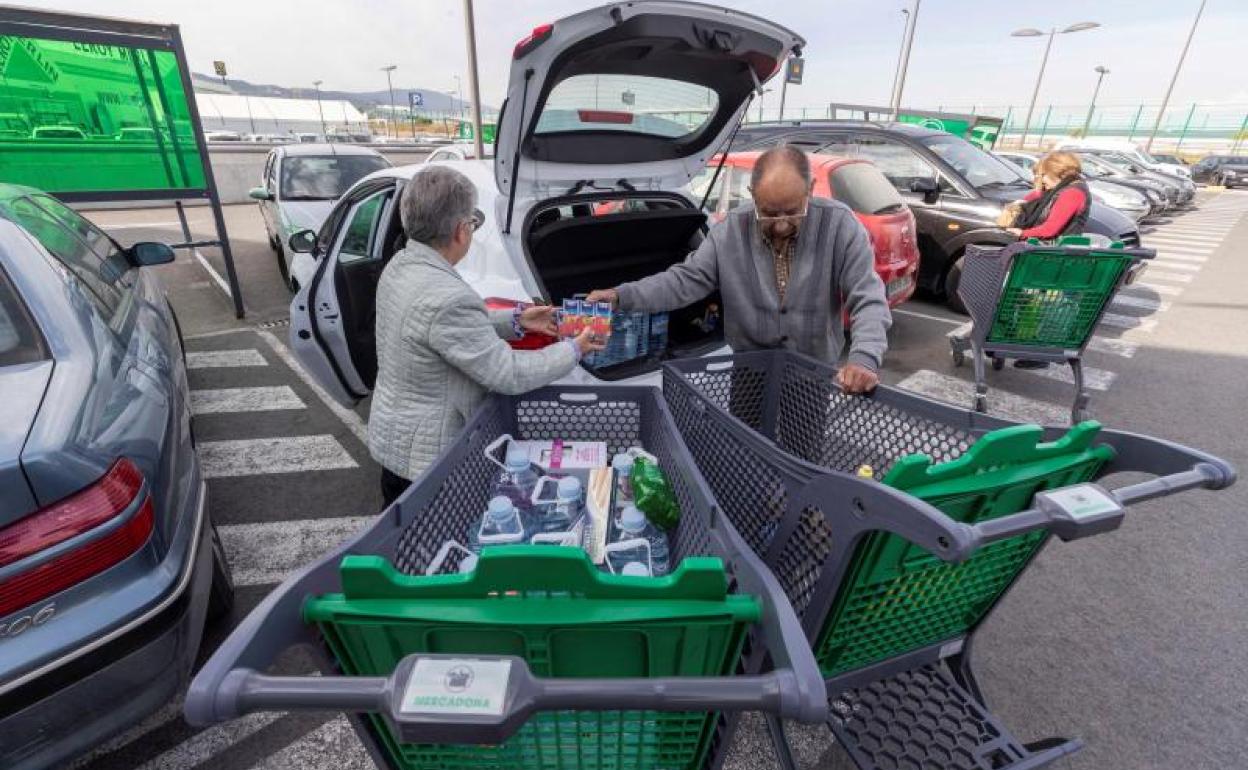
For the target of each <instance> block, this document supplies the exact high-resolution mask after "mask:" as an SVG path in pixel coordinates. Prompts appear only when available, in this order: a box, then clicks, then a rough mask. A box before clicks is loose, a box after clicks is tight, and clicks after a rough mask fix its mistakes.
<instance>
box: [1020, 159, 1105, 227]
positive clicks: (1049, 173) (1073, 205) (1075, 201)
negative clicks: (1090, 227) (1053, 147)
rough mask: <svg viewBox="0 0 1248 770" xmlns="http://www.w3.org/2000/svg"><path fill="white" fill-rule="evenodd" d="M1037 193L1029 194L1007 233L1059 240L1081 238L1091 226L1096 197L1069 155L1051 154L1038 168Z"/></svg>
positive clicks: (1081, 170)
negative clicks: (1089, 217) (1068, 237)
mask: <svg viewBox="0 0 1248 770" xmlns="http://www.w3.org/2000/svg"><path fill="white" fill-rule="evenodd" d="M1035 186H1036V189H1034V190H1032V191H1031V192H1029V193H1027V197H1025V198H1023V203H1022V206H1021V207H1020V208H1019V212H1018V216H1016V217H1015V218H1014V226H1013V227H1008V228H1006V232H1009V233H1010V234H1012V235H1014V236H1015V237H1017V238H1019V239H1020V240H1026V239H1028V238H1039V239H1040V240H1045V241H1049V240H1055V239H1057V238H1059V237H1061V236H1063V235H1079V234H1081V233H1082V232H1083V228H1084V225H1086V224H1087V222H1088V209H1090V208H1091V206H1092V194H1091V193H1090V192H1089V191H1088V185H1087V183H1086V182H1084V181H1083V166H1082V165H1080V163H1079V158H1078V157H1077V156H1075V155H1072V154H1071V153H1069V152H1051V153H1049V154H1048V155H1045V156H1044V157H1043V158H1041V159H1040V162H1039V163H1037V164H1036V180H1035Z"/></svg>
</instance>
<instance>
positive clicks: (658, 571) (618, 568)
mask: <svg viewBox="0 0 1248 770" xmlns="http://www.w3.org/2000/svg"><path fill="white" fill-rule="evenodd" d="M616 527H617V529H618V532H617V535H616V540H615V542H614V543H611V544H610V545H608V546H607V566H608V568H610V570H611V571H612V572H615V573H617V574H622V573H623V570H624V567H625V566H626V565H628V564H630V563H632V562H638V563H640V564H642V565H648V566H649V572H650V574H651V575H654V576H655V577H660V576H662V575H666V574H667V570H668V566H669V565H668V562H667V558H668V549H667V536H666V535H664V534H663V533H662V532H660V531H659V529H658V528H657V527H655V526H654V525H653V524H651V523H650V522H649V521H648V520H647V519H646V514H644V513H642V512H641V509H640V508H638V507H637V506H635V505H630V506H628V507H626V508H625V509H624V511H623V512H622V513H621V514H620V518H619V520H618V521H617V522H616Z"/></svg>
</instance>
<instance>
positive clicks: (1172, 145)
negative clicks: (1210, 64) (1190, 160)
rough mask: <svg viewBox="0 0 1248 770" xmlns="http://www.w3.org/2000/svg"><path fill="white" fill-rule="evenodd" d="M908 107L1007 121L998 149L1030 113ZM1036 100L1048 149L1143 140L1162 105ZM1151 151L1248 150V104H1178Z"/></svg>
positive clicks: (818, 115) (797, 114) (826, 111)
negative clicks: (1077, 141)
mask: <svg viewBox="0 0 1248 770" xmlns="http://www.w3.org/2000/svg"><path fill="white" fill-rule="evenodd" d="M906 106H907V107H908V108H914V109H927V110H936V111H938V112H954V113H964V114H971V115H991V116H993V117H998V118H1002V119H1003V120H1004V121H1005V124H1004V126H1003V127H1002V129H1001V133H1000V135H999V138H998V140H997V146H999V147H1017V146H1018V143H1019V140H1020V139H1021V138H1022V134H1023V130H1022V129H1023V122H1024V120H1025V119H1026V116H1027V105H1026V104H1025V103H1024V104H1004V105H1003V104H968V103H965V102H961V103H949V104H907V105H906ZM1089 107H1090V105H1088V104H1073V105H1069V104H1068V105H1063V104H1037V105H1036V108H1035V111H1034V112H1033V113H1032V115H1031V121H1030V122H1029V123H1028V126H1027V132H1026V133H1027V145H1028V146H1029V147H1044V146H1048V145H1051V144H1052V143H1054V142H1056V141H1058V140H1059V139H1062V138H1064V137H1069V136H1072V135H1075V136H1085V135H1086V136H1089V137H1101V138H1107V139H1125V140H1127V141H1133V142H1144V141H1147V140H1148V137H1149V134H1151V133H1152V130H1153V124H1154V123H1155V122H1156V120H1157V112H1158V109H1159V107H1160V105H1159V104H1128V105H1121V104H1106V105H1099V104H1098V105H1097V106H1096V108H1095V109H1093V110H1091V111H1090V113H1089ZM832 117H834V115H833V114H832V110H831V107H830V106H827V105H824V106H814V107H811V106H807V107H798V106H786V107H785V110H784V114H783V115H781V114H780V110H779V105H776V106H775V107H770V108H769V107H768V106H767V105H766V104H765V103H764V104H762V105H760V106H755V107H753V108H751V109H750V112H749V114H748V115H747V116H746V120H747V121H748V122H757V121H763V120H769V121H770V120H816V119H828V118H832ZM1153 149H1155V150H1157V151H1158V152H1175V153H1179V152H1181V153H1184V154H1191V155H1200V154H1204V153H1208V152H1231V153H1240V152H1243V153H1248V104H1199V103H1195V104H1192V103H1189V104H1178V105H1171V106H1170V107H1168V108H1167V109H1166V112H1165V114H1164V115H1163V116H1162V120H1161V125H1160V127H1159V128H1158V130H1157V137H1156V139H1155V140H1154V141H1153Z"/></svg>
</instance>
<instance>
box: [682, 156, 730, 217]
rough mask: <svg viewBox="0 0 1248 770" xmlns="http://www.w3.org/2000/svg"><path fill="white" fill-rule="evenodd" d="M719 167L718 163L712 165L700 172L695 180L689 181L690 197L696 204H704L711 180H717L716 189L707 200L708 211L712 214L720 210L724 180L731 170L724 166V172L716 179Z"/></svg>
mask: <svg viewBox="0 0 1248 770" xmlns="http://www.w3.org/2000/svg"><path fill="white" fill-rule="evenodd" d="M718 165H719V164H718V162H716V163H712V164H711V165H709V166H707V167H706V168H704V169H702V170H701V171H700V172H698V174H697V175H696V176H694V178H693V179H691V180H689V197H691V198H693V200H694V202H695V203H701V202H702V196H704V195H706V191H707V188H708V187H710V184H711V180H712V179H714V180H715V189H714V190H712V191H711V194H710V195H709V196H707V198H706V210H707V211H712V212H713V211H718V210H719V197H720V190H722V189H724V178H725V177H726V176H727V174H728V171H729V170H730V169H729V167H728V166H724V168H723V170H722V171H720V172H719V177H718V178H716V177H715V168H716V167H717V166H718Z"/></svg>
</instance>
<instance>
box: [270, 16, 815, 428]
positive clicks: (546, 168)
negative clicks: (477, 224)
mask: <svg viewBox="0 0 1248 770" xmlns="http://www.w3.org/2000/svg"><path fill="white" fill-rule="evenodd" d="M690 29H695V30H697V31H698V33H697V34H696V35H691V34H689V32H688V31H689V30H690ZM802 45H803V41H802V39H801V38H799V37H798V36H797V35H796V34H794V33H793V32H790V31H789V30H787V29H785V28H783V27H781V26H779V25H776V24H774V23H772V22H769V21H766V20H764V19H761V18H758V17H756V16H751V15H749V14H746V13H741V12H739V11H734V10H730V9H725V8H719V7H715V6H710V5H703V4H700V3H684V2H663V3H636V4H628V3H621V4H615V5H611V6H608V7H605V8H594V9H592V10H588V11H584V12H582V13H578V14H575V15H573V16H569V17H567V18H564V19H561V20H559V21H558V22H557V23H555V24H554V25H549V24H547V25H543V26H541V27H539V28H537V29H536V30H534V32H533V34H532V35H530V36H529V37H526V38H525V39H524V40H522V41H521V42H520V43H519V44H517V45H516V47H515V50H514V51H513V53H512V64H511V73H510V82H509V84H508V91H507V99H506V102H505V103H504V106H503V111H502V116H501V120H500V122H499V125H498V142H497V145H496V150H497V154H496V157H495V158H494V160H493V161H486V160H460V161H452V163H453V164H454V168H456V169H457V170H459V171H461V172H463V173H464V174H465V175H466V176H468V178H469V179H471V180H472V181H473V183H474V184H475V185H476V187H477V190H478V194H479V203H478V207H479V208H480V210H481V212H482V219H483V221H484V224H483V225H482V226H481V228H480V229H479V230H478V231H477V233H476V235H475V236H474V238H473V245H472V250H471V251H470V252H469V253H468V255H467V257H466V258H465V259H464V260H463V261H461V262H460V263H459V264H458V265H456V269H457V270H459V272H460V273H461V274H462V275H463V276H464V278H465V279H466V280H467V281H468V283H469V284H471V285H472V287H473V288H474V289H475V290H476V291H477V293H479V294H480V295H481V296H482V297H486V298H487V300H488V298H497V299H494V300H490V301H494V302H512V303H514V302H516V301H531V300H534V299H536V300H539V301H542V302H549V303H553V304H559V303H561V302H562V301H563V300H564V299H565V298H571V297H572V296H573V295H574V294H576V293H578V292H587V291H589V290H591V289H596V288H604V287H609V286H615V285H617V284H620V283H622V282H625V281H630V280H634V279H637V278H642V277H644V276H647V275H650V274H652V273H656V272H658V271H661V270H663V269H666V268H667V267H670V266H671V265H673V264H675V263H677V262H680V261H682V260H684V259H685V258H686V257H687V256H688V255H689V253H690V251H692V250H693V249H695V248H696V247H697V246H698V244H699V243H700V242H701V240H702V238H703V234H704V231H705V228H706V215H705V214H704V213H703V212H702V211H701V210H699V209H698V207H697V202H696V201H693V200H691V199H690V197H689V195H688V194H687V192H685V188H686V185H688V184H689V182H690V180H691V179H692V178H693V177H694V176H696V175H697V174H699V173H701V172H702V171H703V169H705V167H706V164H707V163H708V161H709V160H710V158H711V157H712V156H713V155H714V154H715V152H716V150H717V149H718V148H720V147H723V146H724V145H725V144H726V143H727V141H728V137H729V136H730V135H731V134H732V132H733V131H734V130H735V129H736V127H737V125H738V123H739V121H740V120H741V118H742V116H743V115H744V112H745V109H746V106H747V104H748V101H749V97H750V94H751V93H753V91H754V88H755V87H756V84H757V83H759V82H763V81H766V80H767V79H768V78H770V77H772V76H773V75H775V74H776V73H777V72H778V71H779V70H780V67H781V64H782V63H783V62H784V61H785V59H787V58H788V57H789V56H790V55H791V54H792V53H793V52H794V51H796V50H799V49H800V47H801V46H802ZM622 73H626V74H622ZM691 73H693V74H691ZM599 80H603V81H606V82H610V83H611V85H612V87H613V88H620V89H627V91H628V92H630V93H631V94H632V98H633V99H634V100H635V103H636V105H638V106H639V107H640V106H641V105H646V104H652V103H655V102H658V103H673V102H678V103H681V104H695V105H709V106H710V109H708V110H705V111H698V112H694V113H689V114H688V115H687V121H688V122H687V123H685V124H683V125H682V127H681V129H680V131H679V132H678V133H675V134H672V133H668V134H655V133H647V132H646V131H645V130H643V125H648V124H643V123H641V122H639V123H638V124H636V125H634V124H633V122H632V118H631V113H630V112H628V111H627V110H624V109H620V110H612V111H609V112H605V111H601V110H597V109H595V108H594V102H593V98H594V88H593V84H594V83H596V82H598V81H599ZM695 80H696V81H697V82H693V81H695ZM548 108H549V109H552V110H557V111H559V112H561V113H562V112H565V111H566V110H569V109H572V110H575V111H576V112H577V114H578V116H579V117H580V123H578V124H576V125H572V126H569V125H568V124H567V123H566V122H565V121H564V120H563V118H562V116H561V118H560V121H559V125H560V129H559V130H558V131H557V132H554V131H552V130H551V128H550V125H549V124H548V123H546V122H544V115H545V114H546V111H547V109H548ZM521 137H523V138H524V139H523V141H522V142H520V141H519V139H520V138H521ZM513 163H518V165H513ZM422 168H424V166H404V167H401V168H394V169H386V170H384V171H380V172H377V173H375V174H373V175H371V176H369V177H367V178H365V179H363V180H361V181H360V182H359V183H357V184H356V185H355V187H354V188H352V189H351V190H350V191H349V192H348V193H347V194H346V195H345V196H344V197H343V199H342V200H341V201H340V202H339V203H338V205H337V206H335V208H334V211H333V213H331V214H330V216H329V218H328V219H327V220H326V222H325V225H324V226H323V227H322V228H321V229H320V231H319V234H317V233H313V232H310V231H304V232H302V233H296V234H295V235H293V236H292V237H291V239H290V240H291V246H292V247H297V248H298V249H302V250H314V251H315V254H316V259H317V267H316V271H315V274H314V276H313V278H312V280H311V281H310V282H309V283H308V284H306V285H305V286H303V287H302V288H301V289H300V290H299V293H298V294H297V295H296V296H295V299H294V301H293V302H292V303H291V337H290V338H291V344H292V347H293V350H294V352H295V354H296V355H297V356H298V357H299V359H300V361H301V362H302V364H303V366H304V368H305V369H306V370H307V371H308V372H309V373H310V374H311V375H312V377H313V378H314V379H316V381H317V382H318V383H320V384H321V385H322V386H323V387H324V388H325V389H326V391H327V392H329V393H331V394H333V396H334V397H335V398H336V399H337V400H338V401H340V402H341V403H343V404H354V403H356V402H358V401H359V400H360V399H361V398H363V397H365V396H366V395H367V394H368V393H369V392H370V391H371V389H372V386H373V382H374V379H375V377H376V373H377V360H376V345H375V335H374V328H373V321H374V307H373V301H374V296H375V292H376V287H377V281H378V278H379V276H380V275H381V271H382V268H383V267H384V266H385V264H386V261H387V260H388V259H389V258H390V257H391V256H392V255H393V254H394V253H395V252H396V251H398V250H399V249H401V248H402V247H403V245H404V243H405V241H406V237H405V236H404V234H403V228H402V223H401V222H400V219H399V215H398V208H399V207H398V205H397V202H398V200H399V196H400V195H401V194H402V191H403V189H404V185H405V184H406V182H407V181H408V180H409V179H410V178H411V177H412V175H413V174H415V173H418V172H419V171H420V170H421V169H422ZM621 199H623V200H627V201H629V206H628V210H627V211H618V212H612V213H604V214H599V215H595V214H594V206H595V204H597V203H601V202H603V201H608V200H621ZM718 302H719V298H718V296H717V295H712V296H710V297H708V298H706V299H704V300H702V301H700V302H697V303H695V304H693V305H691V306H689V307H686V308H682V309H679V310H676V311H673V312H672V313H671V314H670V316H668V317H667V319H666V321H667V331H666V333H665V335H664V336H665V338H666V341H665V343H664V344H657V343H656V345H655V347H654V349H653V350H651V351H650V352H648V353H647V355H645V356H637V357H634V358H633V359H631V360H629V361H627V362H622V363H619V364H616V365H614V366H611V367H604V368H596V367H594V366H593V364H592V363H590V362H583V363H582V365H581V366H580V367H578V368H577V369H576V370H574V372H573V373H572V374H571V375H569V377H568V378H566V379H565V380H564V382H568V383H573V382H597V383H601V382H602V381H604V380H610V381H614V382H630V383H638V382H644V383H648V384H657V383H658V382H659V375H658V368H659V365H660V363H661V360H662V358H664V357H669V356H670V357H675V356H687V355H700V354H704V353H709V352H712V351H715V350H721V349H723V331H722V324H714V323H709V322H708V321H710V320H712V319H713V312H714V308H712V305H716V304H717V303H718ZM544 339H546V340H549V338H544ZM516 344H517V346H525V345H531V344H533V341H532V340H530V339H526V340H521V341H519V342H517V343H516Z"/></svg>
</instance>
